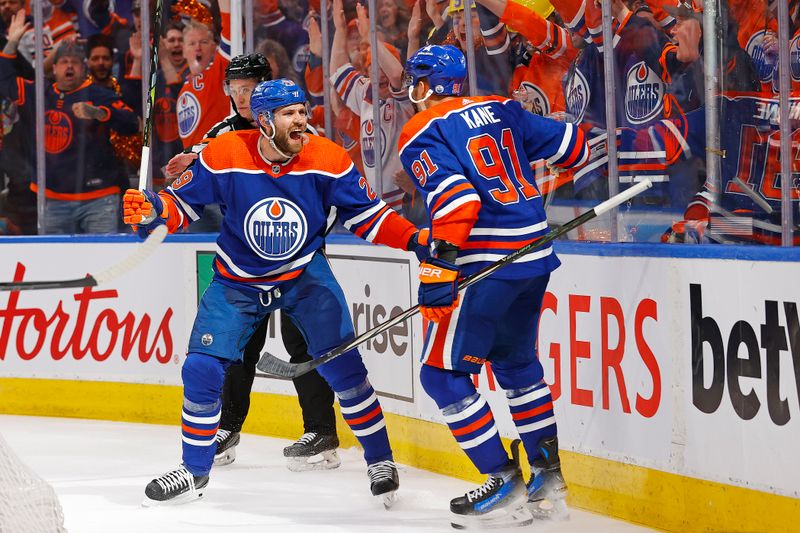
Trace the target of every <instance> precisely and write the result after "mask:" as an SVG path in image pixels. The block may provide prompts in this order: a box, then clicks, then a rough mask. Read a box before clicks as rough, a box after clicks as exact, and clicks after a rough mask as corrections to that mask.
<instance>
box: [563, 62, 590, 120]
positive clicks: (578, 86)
mask: <svg viewBox="0 0 800 533" xmlns="http://www.w3.org/2000/svg"><path fill="white" fill-rule="evenodd" d="M564 93H565V94H566V97H567V98H566V100H567V111H569V113H570V114H571V115H572V116H574V117H575V123H580V122H583V117H584V115H585V114H586V107H587V106H588V105H589V97H590V96H591V89H590V88H589V82H588V81H586V77H585V76H584V75H583V72H581V71H580V69H575V71H574V75H573V76H570V77H569V78H568V79H567V82H566V87H564Z"/></svg>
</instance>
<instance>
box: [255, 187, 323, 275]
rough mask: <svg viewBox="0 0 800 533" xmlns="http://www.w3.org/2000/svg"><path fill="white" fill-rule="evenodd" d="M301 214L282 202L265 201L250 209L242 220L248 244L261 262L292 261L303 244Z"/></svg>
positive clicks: (304, 224)
mask: <svg viewBox="0 0 800 533" xmlns="http://www.w3.org/2000/svg"><path fill="white" fill-rule="evenodd" d="M307 232H308V222H307V221H306V217H305V215H304V214H303V211H302V210H301V209H300V208H299V207H298V206H297V204H295V203H294V202H290V201H289V200H286V199H285V198H274V197H273V198H266V199H264V200H261V201H260V202H259V203H257V204H256V205H254V206H253V207H251V208H250V211H248V212H247V215H246V216H245V219H244V233H245V235H246V236H247V243H248V244H249V245H250V247H251V248H252V249H253V251H255V252H256V253H257V254H258V255H260V256H261V257H263V258H264V259H272V260H275V259H284V258H286V257H291V256H292V255H294V254H295V253H297V251H298V250H299V249H300V247H301V246H302V244H303V242H304V241H305V240H306V234H307Z"/></svg>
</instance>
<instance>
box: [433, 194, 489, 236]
mask: <svg viewBox="0 0 800 533" xmlns="http://www.w3.org/2000/svg"><path fill="white" fill-rule="evenodd" d="M480 209H481V203H480V202H479V201H477V200H475V201H472V202H467V203H465V204H464V205H461V206H459V207H458V209H454V210H453V211H451V212H450V213H447V214H446V215H445V216H443V217H441V218H438V219H436V220H434V221H433V227H432V228H431V235H432V236H433V239H434V240H436V239H439V240H442V241H447V242H449V243H451V244H454V245H456V246H458V247H459V248H460V247H461V246H463V245H464V242H466V240H467V237H469V233H470V231H472V226H474V225H475V221H476V220H478V212H479V211H480Z"/></svg>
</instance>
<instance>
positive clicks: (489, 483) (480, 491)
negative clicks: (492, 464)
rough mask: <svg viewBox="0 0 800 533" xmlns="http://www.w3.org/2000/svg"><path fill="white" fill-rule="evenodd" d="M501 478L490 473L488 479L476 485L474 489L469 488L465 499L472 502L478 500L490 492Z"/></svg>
mask: <svg viewBox="0 0 800 533" xmlns="http://www.w3.org/2000/svg"><path fill="white" fill-rule="evenodd" d="M501 480H502V478H498V477H495V476H494V475H490V476H489V479H487V480H486V482H485V483H484V484H483V485H481V486H480V487H478V488H477V489H475V490H471V491H469V492H468V493H467V501H470V502H474V501H476V500H480V499H481V498H483V497H484V496H485V495H486V494H489V493H490V492H492V491H493V490H494V489H495V488H496V487H497V485H498V482H499V481H501Z"/></svg>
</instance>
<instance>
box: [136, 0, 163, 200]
mask: <svg viewBox="0 0 800 533" xmlns="http://www.w3.org/2000/svg"><path fill="white" fill-rule="evenodd" d="M161 3H162V0H156V15H155V20H154V21H153V32H152V35H153V48H152V50H150V80H149V83H148V86H147V106H146V107H145V111H144V128H143V131H142V162H141V164H140V165H139V190H140V191H142V190H144V189H146V188H147V176H148V174H149V172H150V144H151V143H152V140H153V139H152V137H153V120H154V117H153V105H154V103H155V100H156V79H157V78H158V44H159V41H160V40H161ZM141 9H150V2H142V7H141ZM142 44H143V45H144V46H146V44H145V43H142Z"/></svg>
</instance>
